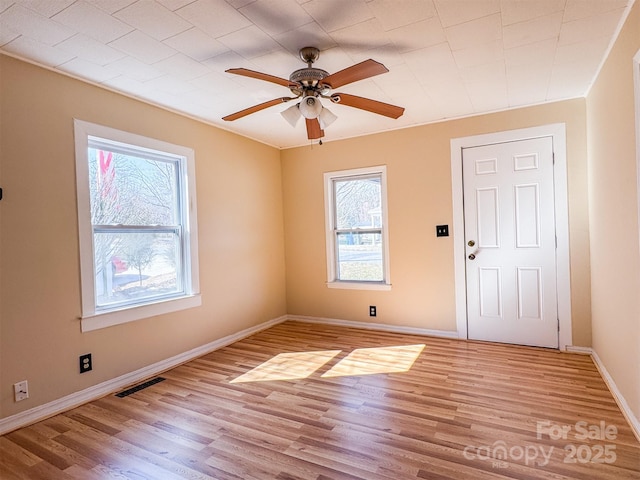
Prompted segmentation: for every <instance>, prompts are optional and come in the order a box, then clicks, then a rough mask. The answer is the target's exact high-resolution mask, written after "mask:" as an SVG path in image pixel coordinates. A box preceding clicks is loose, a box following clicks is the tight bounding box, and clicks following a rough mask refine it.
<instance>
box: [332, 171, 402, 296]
mask: <svg viewBox="0 0 640 480" xmlns="http://www.w3.org/2000/svg"><path fill="white" fill-rule="evenodd" d="M372 175H375V176H380V205H381V209H382V216H381V218H382V226H381V237H382V268H383V278H384V279H383V280H382V281H354V280H339V279H338V275H337V255H336V228H335V218H336V216H335V194H334V189H333V184H334V181H335V180H348V179H349V177H353V179H354V180H355V179H357V177H363V176H372ZM324 200H325V228H326V248H327V287H329V288H344V289H355V290H391V275H390V272H389V234H388V232H389V223H388V213H387V167H386V165H379V166H375V167H365V168H356V169H350V170H341V171H335V172H326V173H325V174H324Z"/></svg>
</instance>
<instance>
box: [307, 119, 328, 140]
mask: <svg viewBox="0 0 640 480" xmlns="http://www.w3.org/2000/svg"><path fill="white" fill-rule="evenodd" d="M305 120H306V121H307V138H308V139H309V140H315V139H316V138H322V137H324V130H322V129H321V128H320V122H319V121H318V119H317V118H311V119H309V118H305Z"/></svg>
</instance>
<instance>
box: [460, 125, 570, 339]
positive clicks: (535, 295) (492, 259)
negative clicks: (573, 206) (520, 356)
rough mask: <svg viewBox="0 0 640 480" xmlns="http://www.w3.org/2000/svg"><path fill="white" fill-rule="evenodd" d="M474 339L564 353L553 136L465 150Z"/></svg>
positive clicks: (469, 298)
mask: <svg viewBox="0 0 640 480" xmlns="http://www.w3.org/2000/svg"><path fill="white" fill-rule="evenodd" d="M462 171H463V182H464V221H465V227H464V229H465V243H466V255H467V259H466V275H467V327H468V337H469V338H470V339H475V340H488V341H495V342H504V343H515V344H520V345H535V346H541V347H552V348H558V314H557V311H558V304H557V289H556V235H555V218H554V215H555V207H554V187H553V143H552V138H551V137H542V138H534V139H528V140H519V141H514V142H507V143H498V144H494V145H485V146H479V147H473V148H465V149H464V150H463V152H462Z"/></svg>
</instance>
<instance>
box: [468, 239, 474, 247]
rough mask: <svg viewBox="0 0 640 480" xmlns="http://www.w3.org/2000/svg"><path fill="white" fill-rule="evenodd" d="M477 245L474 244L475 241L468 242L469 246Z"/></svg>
mask: <svg viewBox="0 0 640 480" xmlns="http://www.w3.org/2000/svg"><path fill="white" fill-rule="evenodd" d="M475 244H476V242H474V241H473V240H469V241H468V242H467V245H469V246H470V247H473V246H474V245H475Z"/></svg>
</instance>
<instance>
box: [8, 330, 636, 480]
mask: <svg viewBox="0 0 640 480" xmlns="http://www.w3.org/2000/svg"><path fill="white" fill-rule="evenodd" d="M256 367H260V368H258V369H256ZM161 376H162V377H164V378H165V379H166V380H164V381H162V382H160V383H156V384H154V385H152V386H150V387H148V388H145V389H143V390H140V391H138V392H136V393H133V394H131V395H129V396H127V397H124V398H118V397H116V396H115V395H109V396H107V397H104V398H102V399H99V400H96V401H94V402H91V403H89V404H87V405H84V406H82V407H79V408H75V409H73V410H71V411H69V412H67V413H64V414H61V415H57V416H55V417H52V418H50V419H48V420H44V421H42V422H39V423H37V424H35V425H32V426H30V427H26V428H23V429H20V430H17V431H14V432H11V433H9V434H7V435H5V436H3V437H0V478H2V479H3V480H14V479H21V480H23V479H29V480H38V479H46V480H58V479H60V480H70V479H80V480H97V479H130V480H142V479H153V480H177V479H194V480H195V479H242V480H246V479H279V480H293V479H302V480H312V479H313V480H329V479H365V480H382V479H385V480H403V479H437V480H442V479H451V480H466V479H473V480H476V479H478V480H483V479H523V480H524V479H526V480H537V479H554V480H562V479H565V480H567V479H575V480H589V479H616V480H618V479H640V445H639V444H638V441H637V440H636V439H635V437H634V436H633V433H632V431H631V429H630V427H629V426H628V424H627V423H626V422H625V419H624V417H623V416H622V414H621V412H620V410H619V409H618V407H617V406H616V403H615V402H614V400H613V398H612V396H611V394H610V393H609V391H608V390H607V388H606V386H605V384H604V382H603V380H602V378H601V377H600V375H599V374H598V371H597V370H596V368H595V366H594V365H593V363H592V361H591V359H590V358H589V357H588V356H582V355H576V354H566V353H560V352H557V351H550V350H545V349H537V348H529V347H516V346H506V345H496V344H489V343H480V342H467V341H461V340H448V339H441V338H432V337H423V336H417V335H403V334H393V333H385V332H378V331H369V330H358V329H353V328H344V327H333V326H323V325H316V324H307V323H299V322H292V321H289V322H285V323H282V324H280V325H277V326H275V327H273V328H270V329H269V330H265V331H263V332H261V333H258V334H256V335H253V336H251V337H249V338H247V339H244V340H242V341H239V342H237V343H235V344H233V345H230V346H228V347H225V348H222V349H220V350H218V351H216V352H213V353H210V354H208V355H205V356H203V357H201V358H199V359H196V360H193V361H191V362H189V363H187V364H185V365H182V366H180V367H177V368H175V369H173V370H171V371H168V372H165V373H164V374H162V375H161ZM578 422H583V423H578ZM614 430H615V432H614ZM563 432H564V433H563ZM585 432H587V433H590V434H591V436H594V437H597V438H586V439H585V438H583V437H584V435H583V433H585ZM563 435H564V438H563Z"/></svg>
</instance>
